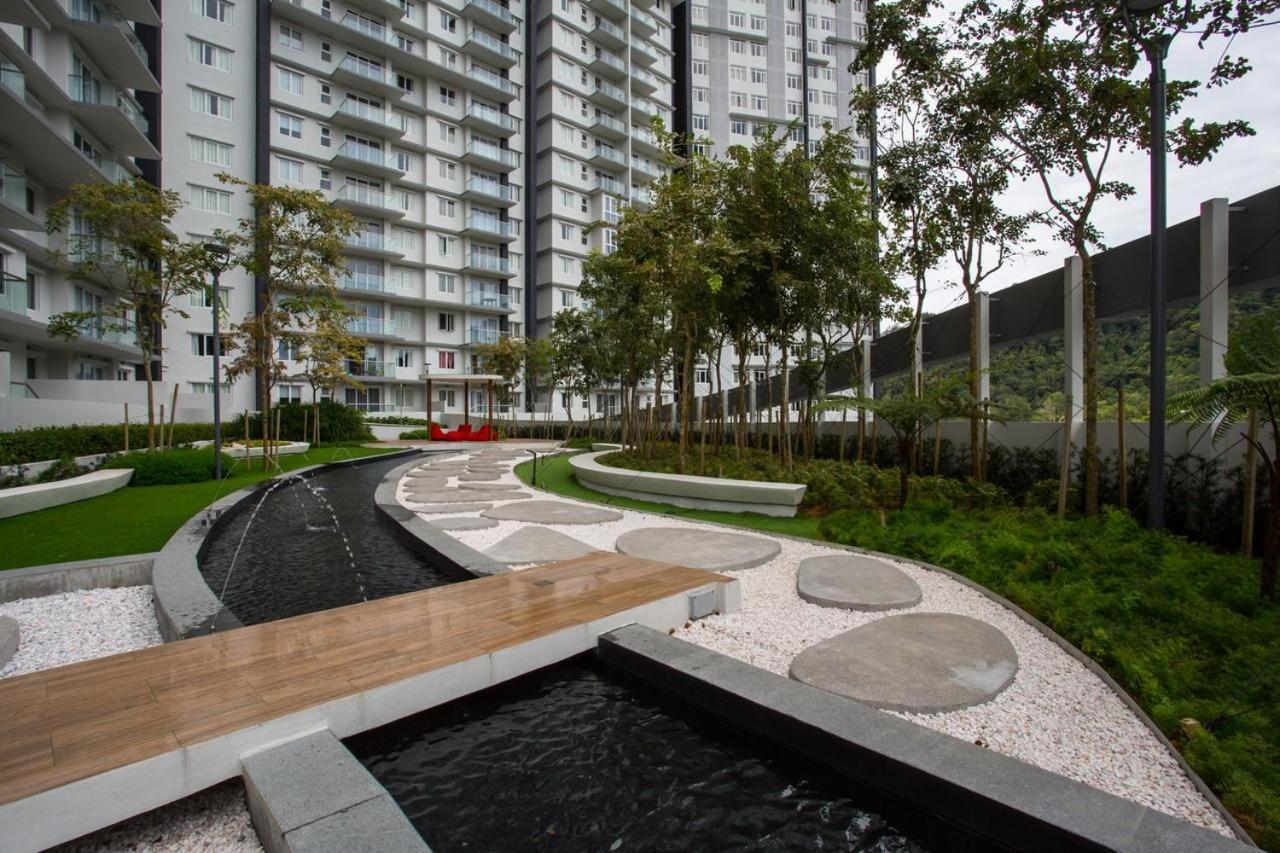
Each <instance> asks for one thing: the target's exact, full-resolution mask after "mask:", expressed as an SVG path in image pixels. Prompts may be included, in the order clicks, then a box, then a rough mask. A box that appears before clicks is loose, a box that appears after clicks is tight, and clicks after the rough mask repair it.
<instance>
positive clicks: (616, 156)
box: [595, 145, 627, 167]
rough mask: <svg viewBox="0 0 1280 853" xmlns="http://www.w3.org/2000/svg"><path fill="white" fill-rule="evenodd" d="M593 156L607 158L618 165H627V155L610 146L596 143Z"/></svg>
mask: <svg viewBox="0 0 1280 853" xmlns="http://www.w3.org/2000/svg"><path fill="white" fill-rule="evenodd" d="M595 156H596V157H598V158H600V159H601V160H608V161H609V162H610V163H614V164H616V165H618V166H623V167H625V166H626V165H627V155H625V154H623V153H622V152H621V151H619V150H618V149H616V148H610V147H608V146H607V145H597V146H596V153H595Z"/></svg>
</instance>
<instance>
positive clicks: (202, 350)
mask: <svg viewBox="0 0 1280 853" xmlns="http://www.w3.org/2000/svg"><path fill="white" fill-rule="evenodd" d="M226 350H227V345H226V344H225V343H223V344H222V353H220V354H221V355H226ZM191 354H192V355H199V356H211V355H213V335H197V334H192V335H191Z"/></svg>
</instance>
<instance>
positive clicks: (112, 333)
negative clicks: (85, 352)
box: [80, 317, 138, 347]
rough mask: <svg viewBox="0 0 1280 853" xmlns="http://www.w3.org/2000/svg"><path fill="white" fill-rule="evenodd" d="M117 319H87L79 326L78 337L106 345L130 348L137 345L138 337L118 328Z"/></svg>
mask: <svg viewBox="0 0 1280 853" xmlns="http://www.w3.org/2000/svg"><path fill="white" fill-rule="evenodd" d="M118 323H119V320H118V319H117V318H114V317H112V318H107V317H96V318H89V319H87V320H85V321H84V322H82V323H81V324H80V337H81V338H83V339H85V340H87V341H102V342H103V343H107V344H121V345H122V346H127V347H132V346H137V345H138V336H137V335H136V334H134V333H133V332H132V331H125V330H123V329H120V328H118V325H117V324H118Z"/></svg>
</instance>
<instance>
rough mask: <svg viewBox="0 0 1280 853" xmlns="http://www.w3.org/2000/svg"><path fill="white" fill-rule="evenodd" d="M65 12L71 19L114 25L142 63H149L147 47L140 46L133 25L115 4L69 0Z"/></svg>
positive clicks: (89, 0)
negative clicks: (69, 2)
mask: <svg viewBox="0 0 1280 853" xmlns="http://www.w3.org/2000/svg"><path fill="white" fill-rule="evenodd" d="M67 14H68V15H69V16H70V17H71V19H72V20H73V21H82V22H84V23H88V24H102V25H104V26H111V27H115V28H116V29H117V30H119V31H120V33H121V34H122V35H123V36H124V37H125V40H126V41H127V42H128V43H129V47H131V48H133V52H134V53H136V54H137V55H138V58H139V59H141V60H142V64H143V65H148V66H149V65H150V60H149V59H148V56H147V49H146V48H145V47H143V46H142V41H141V40H140V39H139V38H138V34H137V33H136V32H134V29H133V25H132V24H130V23H129V21H128V20H127V19H126V18H125V17H124V15H122V14H120V10H119V9H117V8H116V7H115V6H112V5H111V4H109V3H101V2H99V0H71V4H70V5H69V6H68V8H67Z"/></svg>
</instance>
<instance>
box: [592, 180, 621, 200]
mask: <svg viewBox="0 0 1280 853" xmlns="http://www.w3.org/2000/svg"><path fill="white" fill-rule="evenodd" d="M594 186H595V188H596V189H597V190H599V191H600V192H606V193H609V194H610V195H616V196H622V197H623V198H626V196H627V185H626V184H624V183H622V181H619V180H618V179H617V178H610V177H606V176H604V175H601V176H600V177H598V178H596V180H595V184H594Z"/></svg>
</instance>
